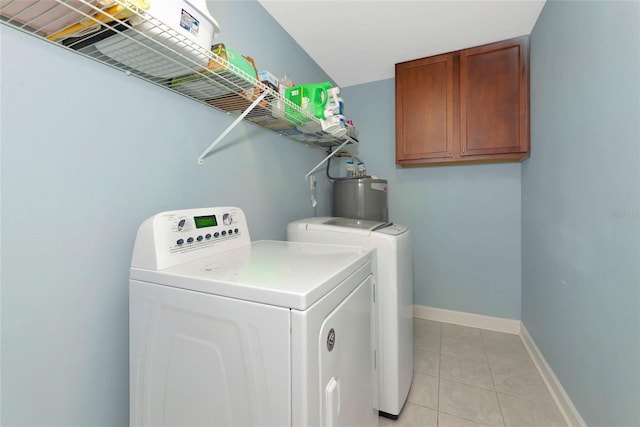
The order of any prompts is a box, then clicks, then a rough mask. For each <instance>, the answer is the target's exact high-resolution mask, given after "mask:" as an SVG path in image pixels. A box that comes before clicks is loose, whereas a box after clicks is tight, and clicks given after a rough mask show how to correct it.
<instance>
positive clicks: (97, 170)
mask: <svg viewBox="0 0 640 427" xmlns="http://www.w3.org/2000/svg"><path fill="white" fill-rule="evenodd" d="M210 5H211V10H212V14H213V15H214V16H215V17H216V19H218V21H219V23H220V25H221V27H222V32H221V34H220V35H219V36H218V37H217V40H218V41H221V42H225V43H228V44H230V45H231V46H233V47H234V48H236V50H237V51H239V52H241V53H244V54H248V55H251V56H253V58H254V59H255V60H256V62H257V64H258V66H259V67H260V68H268V69H270V70H272V71H273V72H274V73H276V74H280V73H282V72H284V71H287V72H288V73H289V74H290V75H291V76H292V77H293V79H295V80H298V81H323V80H327V76H326V74H325V73H324V72H323V71H322V70H321V69H320V68H319V67H318V66H317V65H316V64H315V62H313V61H312V60H311V59H310V58H309V57H308V55H306V54H305V53H304V52H303V51H302V50H301V49H300V48H299V46H298V45H297V44H296V43H294V42H293V41H292V40H291V39H290V38H289V36H288V35H287V34H286V33H285V32H284V30H283V29H282V28H281V27H280V26H279V25H278V24H277V23H276V22H275V21H274V20H273V19H272V18H271V17H270V16H269V15H268V14H267V13H266V12H265V11H264V9H263V8H262V6H260V5H259V4H258V3H256V2H210ZM249 27H253V28H254V29H255V31H259V32H260V37H256V33H255V32H249V31H247V29H248V28H249ZM0 36H1V38H2V46H1V49H0V50H1V61H2V67H1V73H2V74H1V90H2V93H1V119H2V129H1V134H0V137H1V143H2V152H1V154H2V159H1V160H2V164H1V166H2V174H1V179H2V182H1V185H2V207H1V213H2V271H1V274H2V302H1V303H2V307H1V308H2V310H1V311H2V319H1V320H2V323H1V324H2V375H1V380H2V387H1V389H2V414H1V420H0V424H2V425H3V426H34V425H56V426H65V427H69V426H108V427H114V426H125V425H128V413H129V397H128V390H129V377H128V275H129V271H128V270H129V262H130V257H131V250H132V247H133V240H134V238H135V233H136V230H137V227H138V226H139V225H140V223H141V222H142V221H143V220H144V219H145V218H147V217H149V216H150V215H152V214H154V213H157V212H160V211H162V210H169V209H181V208H187V207H202V206H224V205H236V206H240V207H242V208H243V209H244V210H245V212H246V214H247V216H248V220H249V225H250V229H251V237H252V239H253V240H258V239H265V238H270V239H284V238H285V235H286V233H285V227H286V224H287V222H288V221H290V220H293V219H298V218H302V217H308V216H313V215H314V213H315V212H314V209H312V208H311V206H310V203H309V197H310V193H309V187H308V185H309V184H308V182H307V181H305V180H304V175H305V173H306V172H308V171H309V170H310V169H311V168H312V167H313V166H315V165H316V164H317V163H318V162H319V161H320V160H321V159H322V158H323V157H324V152H323V150H319V149H312V148H308V147H307V146H306V145H304V144H301V143H298V142H294V141H291V140H288V139H285V138H280V137H278V136H277V135H274V134H271V133H269V132H266V131H264V130H262V129H260V128H257V127H255V126H252V125H249V124H244V123H242V124H240V125H239V126H238V127H237V128H236V129H235V130H234V131H233V132H232V133H231V134H230V135H229V136H228V137H227V138H226V139H225V140H224V141H223V142H222V144H221V145H220V146H219V148H218V149H216V152H214V153H213V154H212V155H211V156H209V157H208V158H207V159H205V164H204V165H203V166H200V165H198V164H197V162H196V159H197V157H198V155H199V154H200V153H201V152H202V150H204V149H205V148H206V147H207V146H208V145H209V144H210V143H211V142H212V141H213V140H214V139H215V138H216V137H217V136H218V135H219V134H220V132H222V130H224V128H225V127H226V126H227V125H228V124H230V123H231V121H232V117H230V116H227V115H225V114H223V113H221V112H219V111H217V110H214V109H211V108H209V107H206V106H204V105H201V104H199V103H196V102H194V101H191V100H189V99H187V98H185V97H182V96H180V95H177V94H174V93H171V92H169V91H167V90H164V89H162V88H159V87H157V86H154V85H151V84H149V83H146V82H144V81H142V80H139V79H136V78H134V77H127V76H126V75H125V74H124V73H122V72H120V71H117V70H114V69H112V68H109V67H106V66H104V65H101V64H98V63H96V62H94V61H91V60H89V59H86V58H83V57H81V56H80V55H76V54H74V53H71V52H68V51H66V50H64V49H61V48H58V47H56V46H53V45H50V44H48V43H46V42H43V41H41V40H38V39H36V38H34V37H31V36H28V35H26V34H23V33H21V32H19V31H16V30H14V29H12V28H8V27H6V26H4V25H2V26H0ZM319 177H320V184H321V188H320V189H319V198H320V207H319V208H318V211H317V213H318V214H321V215H322V214H324V215H326V214H328V213H329V212H330V206H329V202H330V197H329V188H330V187H329V186H328V183H327V181H326V179H324V178H323V175H322V174H319Z"/></svg>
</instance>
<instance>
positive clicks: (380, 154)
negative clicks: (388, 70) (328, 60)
mask: <svg viewBox="0 0 640 427" xmlns="http://www.w3.org/2000/svg"><path fill="white" fill-rule="evenodd" d="M394 82H395V81H394V79H388V80H382V81H378V82H373V83H367V84H362V85H356V86H350V87H347V88H344V90H343V93H344V98H345V99H346V100H348V101H347V102H346V103H345V108H346V109H347V113H348V116H349V117H352V118H353V120H354V122H355V123H356V125H357V126H358V128H359V129H360V134H359V139H360V144H358V146H357V153H358V154H357V155H358V156H359V157H360V158H361V159H362V160H363V161H364V162H365V163H366V165H367V172H368V173H370V174H374V175H377V176H379V177H380V178H385V179H387V180H388V181H389V196H388V201H389V217H390V220H391V221H393V222H397V223H400V224H406V225H408V226H409V227H410V228H411V232H412V239H413V252H414V254H413V263H414V267H413V268H414V292H413V295H414V301H413V302H414V304H417V305H422V306H428V307H436V308H441V309H448V310H456V311H462V312H468V313H476V314H482V315H487V316H495V317H503V318H509V319H520V282H521V277H520V163H507V164H483V165H462V166H431V167H413V168H401V167H399V166H396V164H395V86H394V85H395V83H394Z"/></svg>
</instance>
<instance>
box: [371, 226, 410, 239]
mask: <svg viewBox="0 0 640 427" xmlns="http://www.w3.org/2000/svg"><path fill="white" fill-rule="evenodd" d="M408 229H409V227H407V226H406V225H400V224H391V225H389V226H387V227H383V228H378V229H377V230H375V231H376V232H377V233H385V234H391V235H393V236H397V235H398V234H402V233H405V232H406V231H407V230H408Z"/></svg>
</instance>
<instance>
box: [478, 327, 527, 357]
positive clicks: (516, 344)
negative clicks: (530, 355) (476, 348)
mask: <svg viewBox="0 0 640 427" xmlns="http://www.w3.org/2000/svg"><path fill="white" fill-rule="evenodd" d="M480 335H481V336H482V341H483V342H484V347H485V349H486V350H487V351H488V352H489V351H492V352H500V351H508V352H519V353H526V352H527V350H526V349H525V348H524V344H522V340H521V339H520V337H519V336H518V335H514V334H505V333H502V332H494V331H486V330H480Z"/></svg>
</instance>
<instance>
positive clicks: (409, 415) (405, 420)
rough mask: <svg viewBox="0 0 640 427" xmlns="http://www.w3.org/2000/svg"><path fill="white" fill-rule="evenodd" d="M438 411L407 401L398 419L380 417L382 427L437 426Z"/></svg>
mask: <svg viewBox="0 0 640 427" xmlns="http://www.w3.org/2000/svg"><path fill="white" fill-rule="evenodd" d="M437 425H438V412H437V411H435V410H434V409H430V408H425V407H424V406H421V405H415V404H413V403H410V402H407V403H406V404H405V405H404V408H403V409H402V412H401V413H400V416H399V417H398V419H397V420H395V421H394V420H390V419H388V418H384V417H380V427H436V426H437Z"/></svg>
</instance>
